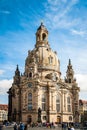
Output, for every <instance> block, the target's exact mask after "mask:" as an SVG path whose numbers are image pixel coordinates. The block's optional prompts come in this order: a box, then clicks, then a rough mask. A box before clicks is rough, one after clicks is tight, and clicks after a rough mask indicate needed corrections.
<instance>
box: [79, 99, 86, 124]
mask: <svg viewBox="0 0 87 130" xmlns="http://www.w3.org/2000/svg"><path fill="white" fill-rule="evenodd" d="M79 113H80V121H81V122H83V121H87V101H86V100H81V99H80V100H79Z"/></svg>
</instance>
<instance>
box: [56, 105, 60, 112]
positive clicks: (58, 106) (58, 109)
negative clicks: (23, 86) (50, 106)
mask: <svg viewBox="0 0 87 130" xmlns="http://www.w3.org/2000/svg"><path fill="white" fill-rule="evenodd" d="M56 110H57V112H59V111H60V104H56Z"/></svg>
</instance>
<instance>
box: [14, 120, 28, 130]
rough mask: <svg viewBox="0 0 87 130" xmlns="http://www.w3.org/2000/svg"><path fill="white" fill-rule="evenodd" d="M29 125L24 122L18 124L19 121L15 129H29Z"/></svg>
mask: <svg viewBox="0 0 87 130" xmlns="http://www.w3.org/2000/svg"><path fill="white" fill-rule="evenodd" d="M27 129H28V126H27V124H23V123H22V122H21V123H20V124H19V125H18V124H17V123H15V125H14V130H27Z"/></svg>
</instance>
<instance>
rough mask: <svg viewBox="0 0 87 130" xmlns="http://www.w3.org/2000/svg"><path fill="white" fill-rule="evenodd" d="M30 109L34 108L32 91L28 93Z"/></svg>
mask: <svg viewBox="0 0 87 130" xmlns="http://www.w3.org/2000/svg"><path fill="white" fill-rule="evenodd" d="M28 110H32V93H29V94H28Z"/></svg>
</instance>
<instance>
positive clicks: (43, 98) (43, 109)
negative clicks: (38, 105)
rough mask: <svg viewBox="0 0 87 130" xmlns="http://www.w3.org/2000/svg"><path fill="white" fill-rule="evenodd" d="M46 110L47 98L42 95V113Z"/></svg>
mask: <svg viewBox="0 0 87 130" xmlns="http://www.w3.org/2000/svg"><path fill="white" fill-rule="evenodd" d="M45 110H46V98H45V96H44V95H42V111H45Z"/></svg>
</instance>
